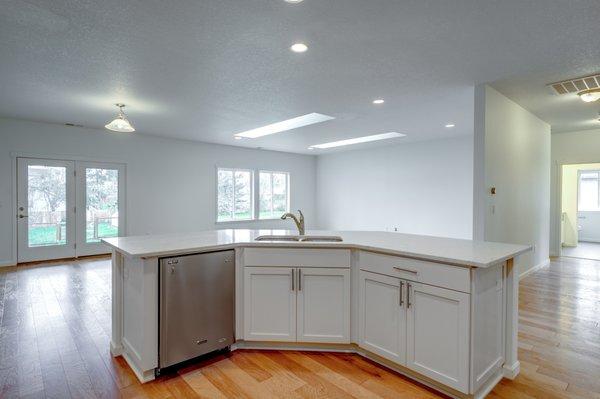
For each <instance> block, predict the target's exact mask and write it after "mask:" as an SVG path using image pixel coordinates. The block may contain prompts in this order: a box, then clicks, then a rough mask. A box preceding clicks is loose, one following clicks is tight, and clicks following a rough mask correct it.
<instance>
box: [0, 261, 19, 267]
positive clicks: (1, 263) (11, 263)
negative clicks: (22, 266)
mask: <svg viewBox="0 0 600 399" xmlns="http://www.w3.org/2000/svg"><path fill="white" fill-rule="evenodd" d="M16 265H17V262H15V261H14V260H0V267H8V266H16Z"/></svg>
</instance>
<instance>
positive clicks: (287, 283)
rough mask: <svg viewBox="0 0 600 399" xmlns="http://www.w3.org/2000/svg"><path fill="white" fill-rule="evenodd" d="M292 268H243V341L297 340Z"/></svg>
mask: <svg viewBox="0 0 600 399" xmlns="http://www.w3.org/2000/svg"><path fill="white" fill-rule="evenodd" d="M294 270H295V269H292V268H289V267H246V268H244V338H245V339H246V340H248V341H287V342H290V341H296V291H295V281H294V278H295V273H294Z"/></svg>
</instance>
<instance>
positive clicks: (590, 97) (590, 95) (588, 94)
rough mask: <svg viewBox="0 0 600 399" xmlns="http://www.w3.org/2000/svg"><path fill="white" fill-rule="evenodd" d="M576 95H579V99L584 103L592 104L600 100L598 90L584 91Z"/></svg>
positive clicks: (599, 90) (599, 91)
mask: <svg viewBox="0 0 600 399" xmlns="http://www.w3.org/2000/svg"><path fill="white" fill-rule="evenodd" d="M577 94H579V98H581V99H582V100H583V101H585V102H586V103H593V102H594V101H598V100H600V89H590V90H584V91H580V92H579V93H577Z"/></svg>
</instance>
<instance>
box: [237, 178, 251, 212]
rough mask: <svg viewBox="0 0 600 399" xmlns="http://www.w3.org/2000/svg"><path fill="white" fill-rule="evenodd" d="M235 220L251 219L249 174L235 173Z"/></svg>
mask: <svg viewBox="0 0 600 399" xmlns="http://www.w3.org/2000/svg"><path fill="white" fill-rule="evenodd" d="M234 180H235V183H234V184H235V187H234V190H235V196H234V197H235V204H234V208H235V215H234V219H235V220H242V219H252V196H251V194H252V178H251V177H250V172H247V171H237V170H236V171H235V176H234Z"/></svg>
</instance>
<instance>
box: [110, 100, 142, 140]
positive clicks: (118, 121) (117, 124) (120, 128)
mask: <svg viewBox="0 0 600 399" xmlns="http://www.w3.org/2000/svg"><path fill="white" fill-rule="evenodd" d="M115 105H116V106H117V107H119V114H118V115H117V117H116V118H115V119H114V120H113V121H112V122H110V123H109V124H107V125H104V127H105V128H107V129H108V130H112V131H113V132H119V133H130V132H135V128H134V127H133V125H132V124H131V122H129V119H127V116H126V115H125V112H124V111H123V108H125V104H118V103H117V104H115Z"/></svg>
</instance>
